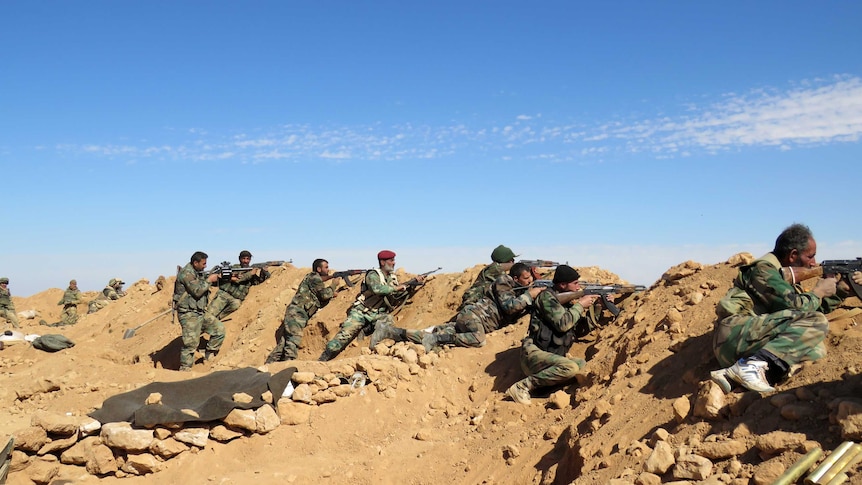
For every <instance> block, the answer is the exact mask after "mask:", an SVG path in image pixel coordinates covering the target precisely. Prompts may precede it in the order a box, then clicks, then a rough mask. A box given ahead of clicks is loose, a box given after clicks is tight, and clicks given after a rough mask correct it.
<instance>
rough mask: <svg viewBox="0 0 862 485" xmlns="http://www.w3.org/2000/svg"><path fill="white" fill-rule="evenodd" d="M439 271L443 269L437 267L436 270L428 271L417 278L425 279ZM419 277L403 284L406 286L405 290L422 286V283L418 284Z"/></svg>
mask: <svg viewBox="0 0 862 485" xmlns="http://www.w3.org/2000/svg"><path fill="white" fill-rule="evenodd" d="M441 269H443V268H442V267H441V266H438V267H437V269H432V270H431V271H428V272H425V273H422V274H420V275H419V276H422V277H425V276H428V275H431V274H434V273H436V272H438V271H440V270H441ZM419 276H416V277H415V278H411V279H410V280H408V281H407V282H406V283H404V284H405V285H406V286H407V288H416V287H417V286H419V285H423V284H425V283H424V282H423V283H420V282H419Z"/></svg>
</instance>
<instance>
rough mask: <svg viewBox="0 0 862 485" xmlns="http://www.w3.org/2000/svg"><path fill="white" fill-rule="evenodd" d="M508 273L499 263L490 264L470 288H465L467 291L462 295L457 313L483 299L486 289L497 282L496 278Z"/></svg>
mask: <svg viewBox="0 0 862 485" xmlns="http://www.w3.org/2000/svg"><path fill="white" fill-rule="evenodd" d="M506 271H508V270H507V269H506V268H505V267H503V265H501V264H500V263H491V264H489V265H488V266H485V268H483V269H482V271H481V272H480V273H479V276H477V277H476V281H474V282H473V285H471V286H470V288H467V291H465V292H464V295H463V296H462V297H461V306H459V307H458V311H459V312H460V311H461V310H463V309H464V308H465V307H466V306H467V305H470V304H473V303H477V302H478V301H479V300H481V299H482V298H484V297H485V294H486V293H487V291H488V289H489V288H490V287H491V285H493V284H494V282H495V281H497V278H499V277H500V276H503V275H505V274H506Z"/></svg>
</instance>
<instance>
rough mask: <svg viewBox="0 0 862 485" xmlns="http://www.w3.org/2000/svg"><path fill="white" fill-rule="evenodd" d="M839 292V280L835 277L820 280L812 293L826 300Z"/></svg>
mask: <svg viewBox="0 0 862 485" xmlns="http://www.w3.org/2000/svg"><path fill="white" fill-rule="evenodd" d="M837 290H838V280H836V279H835V278H834V277H829V278H822V279H820V280H819V281H818V282H817V284H816V285H814V289H813V290H811V292H812V293H814V294H815V295H817V296H818V297H819V298H826V297H828V296H833V295H835V292H836V291H837Z"/></svg>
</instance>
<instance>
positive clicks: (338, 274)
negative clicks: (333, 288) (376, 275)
mask: <svg viewBox="0 0 862 485" xmlns="http://www.w3.org/2000/svg"><path fill="white" fill-rule="evenodd" d="M365 271H366V270H364V269H348V270H345V271H336V272H335V273H332V274H331V275H328V276H322V277H321V279H322V280H323V281H329V280H331V279H335V278H341V279H342V280H344V284H346V285H347V286H349V287H351V288H353V287H354V286H355V285H356V283H354V282H352V281H350V277H351V276H353V275H357V274H362V273H364V272H365Z"/></svg>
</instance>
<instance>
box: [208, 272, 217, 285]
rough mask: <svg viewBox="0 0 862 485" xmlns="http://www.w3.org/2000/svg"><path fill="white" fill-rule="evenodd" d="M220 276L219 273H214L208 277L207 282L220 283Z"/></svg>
mask: <svg viewBox="0 0 862 485" xmlns="http://www.w3.org/2000/svg"><path fill="white" fill-rule="evenodd" d="M218 276H219V275H218V273H213V274H211V275H209V276H207V281H209V282H210V283H215V282H216V281H218Z"/></svg>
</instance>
